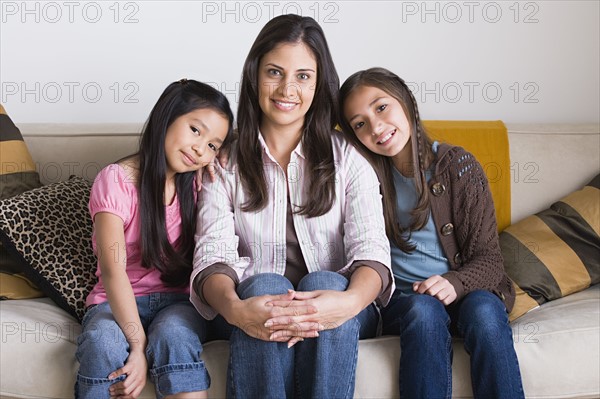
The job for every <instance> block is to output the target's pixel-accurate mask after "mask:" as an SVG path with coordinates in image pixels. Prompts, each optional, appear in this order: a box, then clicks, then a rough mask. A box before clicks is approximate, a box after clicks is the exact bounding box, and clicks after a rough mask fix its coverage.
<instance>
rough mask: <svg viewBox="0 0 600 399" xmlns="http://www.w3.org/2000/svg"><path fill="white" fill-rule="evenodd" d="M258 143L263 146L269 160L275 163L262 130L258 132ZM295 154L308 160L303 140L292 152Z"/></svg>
mask: <svg viewBox="0 0 600 399" xmlns="http://www.w3.org/2000/svg"><path fill="white" fill-rule="evenodd" d="M258 142H259V143H260V145H261V146H262V148H263V151H264V153H265V154H266V155H267V156H268V157H269V159H271V160H272V161H273V162H275V158H274V157H273V155H271V152H270V151H269V147H267V143H266V142H265V138H264V137H263V135H262V133H261V132H260V130H259V131H258ZM294 152H295V153H296V154H297V155H298V156H299V157H301V158H302V159H306V157H305V156H304V147H303V146H302V140H300V142H299V143H298V145H297V146H296V148H294V151H292V153H294Z"/></svg>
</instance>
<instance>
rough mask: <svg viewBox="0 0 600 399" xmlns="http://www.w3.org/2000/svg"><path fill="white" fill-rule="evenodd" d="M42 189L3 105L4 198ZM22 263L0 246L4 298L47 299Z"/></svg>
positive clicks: (0, 192)
mask: <svg viewBox="0 0 600 399" xmlns="http://www.w3.org/2000/svg"><path fill="white" fill-rule="evenodd" d="M39 186H41V183H40V178H39V175H38V172H36V169H35V164H34V162H33V159H32V158H31V155H30V154H29V150H28V148H27V145H26V144H25V141H24V140H23V136H22V135H21V132H20V130H19V129H18V128H17V127H16V126H15V124H14V123H13V121H12V120H11V119H10V117H9V116H8V114H7V113H6V111H5V109H4V107H3V106H2V104H0V199H4V198H8V197H12V196H14V195H18V194H21V193H22V192H24V191H27V190H31V189H32V188H36V187H39ZM19 266H20V263H19V262H18V261H17V260H16V259H14V257H12V256H10V254H9V253H8V251H7V250H6V248H4V246H3V245H1V244H0V298H1V299H22V298H37V297H40V296H43V294H42V292H41V291H39V290H38V289H37V288H36V287H35V286H34V285H33V284H32V283H31V282H30V281H27V278H26V277H25V276H24V275H23V274H22V273H20V272H21V269H20V267H19Z"/></svg>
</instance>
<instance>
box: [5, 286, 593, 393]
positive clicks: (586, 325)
mask: <svg viewBox="0 0 600 399" xmlns="http://www.w3.org/2000/svg"><path fill="white" fill-rule="evenodd" d="M599 301H600V285H596V286H594V287H591V288H588V289H587V290H584V291H582V292H579V293H576V294H573V295H570V296H568V297H566V298H561V299H558V300H556V301H553V302H550V303H546V304H544V305H543V306H541V307H540V308H539V309H538V310H536V311H534V312H531V313H528V314H527V315H525V316H523V317H521V318H520V319H519V320H518V321H516V322H514V323H512V330H513V339H514V342H515V350H516V352H517V357H518V358H519V365H520V367H521V374H522V375H523V385H524V390H525V393H526V395H527V397H529V398H573V397H577V398H581V397H590V398H591V397H598V393H600V381H599V380H598V375H600V358H599V354H600V340H599V339H598V336H599V335H600V309H599V308H598V303H599ZM0 324H1V325H2V340H1V341H0V349H1V350H0V352H1V353H2V356H0V370H2V378H0V397H2V398H5V397H6V398H52V399H58V398H69V397H72V395H73V385H74V383H75V375H76V373H77V369H78V364H77V361H76V360H75V351H76V349H77V337H78V335H79V333H80V331H81V326H80V325H79V324H78V323H77V322H76V320H74V319H73V318H72V317H70V316H69V315H68V314H66V313H65V312H64V311H62V310H60V309H59V308H57V307H56V305H54V304H53V303H52V302H51V301H50V300H49V299H48V298H42V299H28V300H23V301H6V302H0ZM453 349H454V360H453V362H452V386H453V397H454V398H470V397H472V392H471V379H470V375H469V356H468V354H467V353H466V352H465V350H464V348H463V341H462V340H460V339H456V338H455V339H453ZM399 357H400V340H399V338H398V337H397V336H384V337H379V338H374V339H367V340H362V341H360V344H359V353H358V364H357V374H356V388H355V391H354V398H369V399H371V398H396V397H398V364H399ZM202 358H203V359H204V361H205V364H206V367H207V369H208V371H209V373H210V376H211V380H212V383H211V387H210V390H209V398H223V397H225V379H226V371H227V362H228V358H229V346H228V344H227V342H226V341H214V342H209V343H207V344H205V345H204V351H203V352H202ZM23 370H27V373H23ZM154 397H155V396H154V393H153V385H152V384H151V383H150V382H149V381H148V383H147V384H146V387H145V388H144V391H143V392H142V394H141V395H140V399H150V398H154Z"/></svg>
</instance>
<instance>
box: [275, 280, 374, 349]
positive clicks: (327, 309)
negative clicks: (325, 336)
mask: <svg viewBox="0 0 600 399" xmlns="http://www.w3.org/2000/svg"><path fill="white" fill-rule="evenodd" d="M292 292H293V293H294V301H293V302H291V303H289V304H286V303H285V302H283V301H272V302H270V304H271V305H272V306H278V307H283V306H287V307H293V306H307V305H308V306H313V307H314V308H315V309H317V312H316V313H313V314H306V315H293V316H292V315H285V316H279V317H273V318H270V319H269V320H267V321H266V323H265V326H267V327H269V328H271V329H272V330H275V331H274V332H273V333H272V334H271V336H270V339H271V340H273V341H283V342H285V341H286V340H290V338H292V339H293V337H299V336H303V335H302V334H304V333H306V332H313V331H314V332H316V333H318V331H323V330H330V329H334V328H337V327H339V326H341V325H342V324H344V323H345V322H347V321H348V320H350V319H351V318H353V317H354V316H356V315H357V314H358V313H359V312H360V311H361V310H362V309H361V307H360V305H359V304H358V303H357V301H355V300H354V299H355V298H354V297H353V295H352V294H351V293H350V292H349V291H333V290H318V291H309V292H299V291H292ZM340 304H344V305H345V306H340ZM288 342H289V341H288ZM294 343H295V342H294Z"/></svg>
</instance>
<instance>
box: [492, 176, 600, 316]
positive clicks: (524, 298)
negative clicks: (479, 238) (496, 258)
mask: <svg viewBox="0 0 600 399" xmlns="http://www.w3.org/2000/svg"><path fill="white" fill-rule="evenodd" d="M500 247H501V249H502V256H503V257H504V267H505V269H506V272H507V273H508V275H509V276H510V278H511V279H512V280H513V282H514V284H515V289H516V291H517V298H516V301H515V306H514V308H513V310H512V312H511V313H510V316H509V317H510V319H511V320H514V319H516V318H517V317H520V316H522V315H523V314H525V313H526V312H528V311H529V310H531V309H533V308H535V307H537V306H538V305H541V304H543V303H545V302H547V301H552V300H554V299H558V298H561V297H564V296H566V295H569V294H573V293H575V292H578V291H581V290H584V289H586V288H588V287H589V286H590V285H594V284H597V283H599V282H600V175H598V176H596V177H595V178H594V179H593V180H592V181H591V182H590V183H588V184H587V185H586V186H585V187H583V188H582V189H581V190H578V191H575V192H574V193H572V194H569V195H568V196H566V197H565V198H563V199H561V200H560V201H558V202H555V203H554V204H552V205H551V206H550V208H549V209H546V210H544V211H542V212H539V213H537V214H535V215H532V216H529V217H528V218H526V219H524V220H522V221H520V222H519V223H516V224H514V225H512V226H510V227H508V228H507V229H506V230H504V232H502V233H501V234H500Z"/></svg>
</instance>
